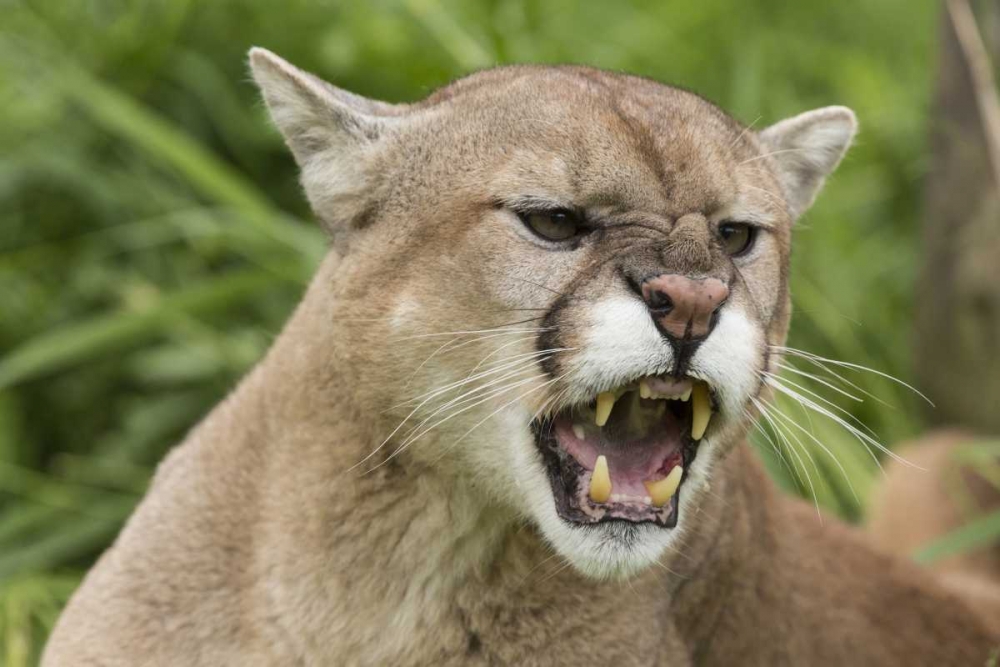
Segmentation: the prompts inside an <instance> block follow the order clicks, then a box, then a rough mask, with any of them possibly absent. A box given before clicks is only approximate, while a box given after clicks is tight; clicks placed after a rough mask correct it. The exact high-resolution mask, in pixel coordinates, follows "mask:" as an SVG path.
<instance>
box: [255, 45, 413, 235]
mask: <svg viewBox="0 0 1000 667" xmlns="http://www.w3.org/2000/svg"><path fill="white" fill-rule="evenodd" d="M250 69H251V71H252V72H253V78H254V80H255V81H256V82H257V85H258V86H259V87H260V90H261V93H262V94H263V96H264V101H265V102H266V103H267V108H268V111H270V113H271V119H272V120H273V121H274V124H275V125H276V126H277V127H278V130H279V131H280V132H281V134H282V135H283V136H284V138H285V143H287V144H288V147H289V148H290V149H291V151H292V154H293V155H294V156H295V161H296V162H297V163H298V165H299V168H300V169H301V172H302V186H303V188H304V189H305V192H306V196H307V197H308V198H309V203H310V204H312V208H313V211H314V212H315V213H316V215H317V216H318V217H319V218H320V219H321V220H323V221H324V223H325V224H326V226H327V227H328V231H330V232H331V233H336V232H337V231H340V229H339V228H343V227H346V226H348V225H349V223H350V222H351V221H352V220H353V219H355V218H357V217H358V216H359V215H361V213H362V212H363V211H364V210H365V208H366V203H367V193H368V192H369V191H370V190H371V183H370V182H369V180H370V177H369V172H370V171H371V170H370V169H369V168H368V166H369V164H370V161H371V156H372V155H373V153H374V151H375V149H376V147H377V146H378V144H379V142H380V140H381V139H383V138H384V136H385V135H386V134H387V133H388V132H390V131H391V130H392V129H393V127H394V126H396V125H398V124H399V122H400V117H401V115H402V114H403V110H402V109H401V108H399V107H395V106H394V105H391V104H386V103H384V102H377V101H375V100H369V99H367V98H364V97H361V96H360V95H355V94H353V93H349V92H347V91H346V90H341V89H340V88H337V87H335V86H332V85H330V84H328V83H326V82H325V81H323V80H322V79H320V78H318V77H316V76H313V75H312V74H309V73H308V72H304V71H302V70H300V69H299V68H297V67H295V66H294V65H292V64H291V63H289V62H287V61H286V60H284V59H282V58H279V57H278V56H276V55H275V54H273V53H271V52H270V51H268V50H267V49H261V48H257V47H255V48H252V49H250Z"/></svg>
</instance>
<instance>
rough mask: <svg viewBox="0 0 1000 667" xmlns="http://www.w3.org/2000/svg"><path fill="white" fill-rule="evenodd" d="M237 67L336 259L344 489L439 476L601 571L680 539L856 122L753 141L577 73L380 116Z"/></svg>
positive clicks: (508, 71)
mask: <svg viewBox="0 0 1000 667" xmlns="http://www.w3.org/2000/svg"><path fill="white" fill-rule="evenodd" d="M251 61H252V65H253V70H254V75H255V78H256V79H257V82H258V83H259V85H260V86H261V88H262V90H263V92H264V97H265V100H266V102H267V105H268V107H269V109H270V111H271V113H272V116H273V117H274V120H275V122H276V124H277V125H278V127H279V128H280V129H281V130H282V132H283V133H284V135H285V138H286V140H287V142H288V144H289V146H290V147H291V149H292V151H293V153H294V155H295V157H296V159H297V161H298V163H299V165H300V167H301V169H302V178H303V184H304V187H305V190H306V193H307V195H308V197H309V199H310V201H311V203H312V205H313V208H314V210H315V212H316V214H317V216H318V217H319V218H320V219H321V220H323V221H324V223H325V225H326V227H327V229H328V230H329V231H330V233H331V235H332V237H333V252H335V253H338V254H340V255H341V257H342V259H341V265H340V268H339V270H338V272H337V281H338V282H337V291H338V295H339V296H338V299H337V301H336V302H335V303H331V304H330V307H329V314H330V318H329V321H330V326H331V327H335V329H336V332H337V340H338V341H339V343H338V346H337V348H336V349H334V350H331V352H330V353H331V357H336V358H337V359H338V360H339V362H340V363H341V365H342V366H344V367H345V368H346V369H349V370H347V371H345V372H346V373H347V374H348V375H349V377H345V382H350V383H353V387H354V388H355V397H356V398H355V403H356V404H355V405H353V406H351V409H352V410H353V411H354V413H356V414H364V415H365V416H366V418H367V419H369V420H370V421H371V422H372V424H373V431H375V432H377V433H378V434H379V435H378V440H376V441H373V442H372V443H371V448H370V449H371V453H370V455H369V456H368V457H367V458H366V459H364V460H363V461H361V462H348V463H354V464H358V465H357V471H356V472H357V474H365V472H366V471H367V470H371V469H372V468H375V467H378V466H381V465H385V463H386V461H389V460H392V461H395V463H394V464H393V465H398V466H399V467H400V468H401V469H402V470H403V473H402V474H415V475H432V476H436V477H437V478H441V479H444V480H446V481H447V482H448V484H450V485H452V486H453V487H454V488H455V489H462V490H463V493H465V494H466V497H467V498H468V499H469V500H468V502H470V503H472V504H481V505H482V506H483V507H487V506H488V507H494V508H499V509H500V510H501V511H500V512H498V513H495V514H493V515H491V516H494V515H496V516H504V515H509V516H510V517H512V518H519V519H520V520H524V521H527V522H528V523H530V524H533V525H534V526H535V527H536V528H537V529H538V530H539V531H540V532H541V533H542V534H543V535H544V536H545V538H546V539H547V540H548V541H549V542H550V543H551V545H552V546H553V548H554V549H555V550H556V551H557V552H558V553H560V554H561V555H562V556H564V557H565V558H567V559H568V560H569V561H570V562H572V563H573V564H574V565H575V566H576V567H578V568H579V569H580V570H581V571H583V572H585V573H588V574H591V575H593V576H599V577H604V576H615V575H623V574H628V573H631V572H634V571H636V570H638V569H641V568H644V567H646V566H648V565H650V564H651V563H654V562H655V561H656V560H657V559H658V558H660V557H661V556H662V554H663V553H664V550H666V549H668V548H671V546H672V544H673V542H674V541H677V540H678V539H680V538H679V533H681V532H683V531H696V530H698V512H697V510H698V505H699V503H700V500H701V498H702V496H703V494H705V493H707V492H708V489H709V485H710V482H711V480H712V471H713V467H714V466H715V464H716V462H717V461H718V460H719V459H720V457H722V456H725V454H726V453H727V452H728V450H729V449H730V448H731V447H732V446H733V445H734V443H736V442H738V441H739V440H740V439H741V438H742V437H743V436H744V435H745V432H746V430H747V429H748V428H749V426H750V424H751V419H752V416H753V414H754V407H753V403H752V400H751V399H755V398H763V397H762V396H761V394H762V382H761V378H762V373H763V372H765V371H770V370H773V369H772V368H771V366H770V363H771V359H770V356H769V353H768V350H769V347H768V346H769V345H779V344H781V342H782V341H783V339H784V336H785V333H786V330H787V326H788V319H789V297H788V287H787V272H788V261H789V244H790V233H791V227H792V224H793V221H794V219H795V218H796V217H797V216H798V215H799V214H801V213H802V212H803V211H804V210H805V209H806V208H807V207H808V205H809V204H810V203H811V202H812V199H813V197H814V196H815V194H816V192H817V191H818V189H819V188H820V186H821V185H822V182H823V179H824V178H825V176H826V175H827V174H828V173H829V172H830V171H831V170H832V169H833V168H834V167H835V166H836V164H837V162H838V161H839V160H840V158H841V157H842V155H843V153H844V151H845V150H846V148H847V146H848V144H849V142H850V140H851V138H852V136H853V134H854V130H855V120H854V116H853V114H852V113H851V112H850V111H849V110H847V109H845V108H843V107H828V108H825V109H820V110H817V111H813V112H809V113H806V114H802V115H801V116H797V117H795V118H793V119H790V120H787V121H783V122H781V123H778V124H777V125H774V126H772V127H770V128H768V129H766V130H764V131H762V132H759V133H758V132H754V131H752V130H751V129H749V128H747V127H744V126H743V125H741V124H739V123H738V122H737V121H735V120H733V119H732V118H730V117H729V116H727V115H726V114H725V113H723V112H722V111H720V110H719V109H718V108H717V107H715V106H714V105H712V104H711V103H709V102H707V101H705V100H703V99H702V98H700V97H697V96H696V95H693V94H691V93H688V92H684V91H681V90H678V89H675V88H671V87H668V86H665V85H661V84H658V83H655V82H652V81H648V80H645V79H640V78H636V77H631V76H625V75H619V74H611V73H606V72H602V71H598V70H592V69H587V68H582V67H560V68H548V67H510V68H502V69H498V70H491V71H487V72H482V73H479V74H475V75H472V76H471V77H468V78H466V79H462V80H460V81H458V82H456V83H454V84H452V85H450V86H448V87H447V88H444V89H442V90H441V91H438V92H437V93H435V94H434V95H432V96H431V97H429V98H428V99H427V100H425V101H423V102H420V103H417V104H413V105H389V104H384V103H381V102H374V101H370V100H366V99H363V98H360V97H357V96H355V95H352V94H350V93H346V92H344V91H341V90H338V89H336V88H333V87H332V86H330V85H329V84H326V83H324V82H322V81H320V80H318V79H316V78H314V77H312V76H311V75H309V74H306V73H304V72H302V71H300V70H297V69H295V68H294V67H292V66H291V65H289V64H288V63H286V62H284V61H283V60H281V59H279V58H277V57H276V56H274V55H273V54H270V53H268V52H266V51H263V50H260V49H255V50H254V51H253V52H252V53H251ZM498 520H499V519H498Z"/></svg>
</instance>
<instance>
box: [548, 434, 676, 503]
mask: <svg viewBox="0 0 1000 667" xmlns="http://www.w3.org/2000/svg"><path fill="white" fill-rule="evenodd" d="M555 436H556V442H557V443H558V444H559V446H560V447H562V448H563V450H564V451H566V452H567V453H568V454H569V455H570V456H572V457H573V458H574V459H576V461H577V462H578V463H579V464H580V465H582V466H583V467H584V468H586V469H588V470H593V469H594V464H595V463H596V461H597V457H598V456H600V455H602V454H603V455H604V456H605V457H606V458H607V460H608V470H609V472H610V473H611V487H612V493H614V494H622V495H627V496H637V497H640V498H641V497H644V496H646V495H648V492H647V491H646V486H645V485H644V484H643V482H645V481H647V480H648V481H656V480H659V479H663V477H665V476H666V474H667V473H668V472H669V471H670V469H671V468H673V467H674V466H675V465H679V464H680V462H681V456H680V440H681V439H680V430H679V428H678V425H677V424H676V422H673V421H672V420H671V421H667V422H665V423H664V424H663V429H662V430H658V431H657V432H656V434H655V435H654V436H649V437H646V438H643V439H642V440H639V441H636V442H626V443H616V444H613V445H609V444H607V443H602V442H600V441H599V440H597V439H594V438H591V437H589V436H586V437H584V438H583V439H580V438H578V437H576V435H575V434H574V433H573V427H572V424H571V422H570V420H568V419H557V420H556V423H555Z"/></svg>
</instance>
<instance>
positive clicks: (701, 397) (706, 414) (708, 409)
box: [691, 382, 712, 440]
mask: <svg viewBox="0 0 1000 667" xmlns="http://www.w3.org/2000/svg"><path fill="white" fill-rule="evenodd" d="M711 418H712V404H711V402H710V401H709V400H708V385H707V384H705V383H704V382H698V383H696V384H695V385H694V388H693V389H692V390H691V437H692V438H694V439H695V440H701V438H702V436H703V435H705V429H707V428H708V421H709V419H711Z"/></svg>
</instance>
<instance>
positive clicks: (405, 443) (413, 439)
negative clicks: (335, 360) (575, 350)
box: [365, 375, 544, 475]
mask: <svg viewBox="0 0 1000 667" xmlns="http://www.w3.org/2000/svg"><path fill="white" fill-rule="evenodd" d="M540 377H544V375H534V376H532V377H529V378H526V379H524V380H518V381H517V382H514V383H513V384H510V385H507V386H504V387H500V388H499V389H494V390H492V391H490V392H487V394H486V395H485V396H479V397H477V399H478V400H475V401H474V402H472V403H470V404H469V405H466V406H465V407H463V408H462V409H460V410H456V411H454V412H452V413H451V414H449V415H448V416H447V417H443V418H441V419H439V420H438V421H436V422H434V423H433V424H431V425H430V426H427V427H424V428H421V427H420V426H418V427H417V428H421V430H420V431H419V432H417V433H415V434H413V435H410V436H408V437H407V438H406V440H404V441H403V443H402V444H401V445H399V447H397V448H396V449H395V451H393V452H392V454H390V455H389V456H388V457H387V458H386V459H385V461H382V462H381V463H379V464H377V465H375V466H374V467H372V468H370V469H369V470H367V471H366V472H365V474H366V475H367V474H369V473H371V472H374V471H375V470H377V469H378V468H380V467H381V466H383V465H385V464H386V463H388V462H389V461H391V460H392V459H394V458H396V457H397V456H399V455H400V454H401V453H403V452H404V451H406V450H407V449H408V448H409V447H410V445H412V444H413V443H414V442H416V441H417V440H419V439H420V438H422V437H424V436H425V435H426V434H428V433H430V432H431V431H433V430H434V429H435V428H437V427H438V426H440V425H441V424H444V423H446V422H448V421H451V420H452V419H454V418H455V417H457V416H458V415H460V414H462V413H464V412H468V411H469V410H471V409H472V408H474V407H476V406H478V405H481V404H483V403H485V402H486V401H489V400H491V399H493V398H496V397H497V396H501V395H503V394H505V393H507V392H509V391H513V390H514V389H517V388H518V387H520V386H523V385H524V384H527V383H529V382H533V381H535V380H537V379H538V378H540ZM426 421H428V420H424V422H421V426H422V424H423V423H426Z"/></svg>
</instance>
